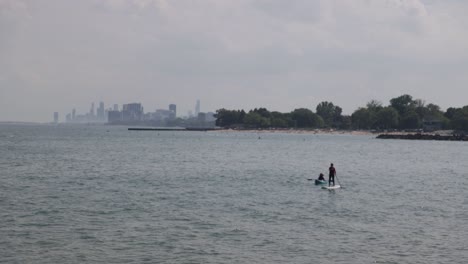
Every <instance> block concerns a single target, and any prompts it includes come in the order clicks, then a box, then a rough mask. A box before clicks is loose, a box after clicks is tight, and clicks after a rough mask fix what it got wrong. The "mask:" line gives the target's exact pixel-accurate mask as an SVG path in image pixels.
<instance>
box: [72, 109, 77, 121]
mask: <svg viewBox="0 0 468 264" xmlns="http://www.w3.org/2000/svg"><path fill="white" fill-rule="evenodd" d="M75 114H76V110H75V108H73V110H72V116H71V118H72V119H71V120H72V121H73V120H75Z"/></svg>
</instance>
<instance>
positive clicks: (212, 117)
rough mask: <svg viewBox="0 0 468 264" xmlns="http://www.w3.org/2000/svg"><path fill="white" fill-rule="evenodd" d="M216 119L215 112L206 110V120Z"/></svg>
mask: <svg viewBox="0 0 468 264" xmlns="http://www.w3.org/2000/svg"><path fill="white" fill-rule="evenodd" d="M213 121H216V117H215V113H213V112H208V113H206V122H213Z"/></svg>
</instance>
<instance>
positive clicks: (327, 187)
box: [322, 184, 341, 190]
mask: <svg viewBox="0 0 468 264" xmlns="http://www.w3.org/2000/svg"><path fill="white" fill-rule="evenodd" d="M339 188H341V186H340V185H338V184H337V185H335V186H322V189H326V190H335V189H339Z"/></svg>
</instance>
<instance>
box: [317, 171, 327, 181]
mask: <svg viewBox="0 0 468 264" xmlns="http://www.w3.org/2000/svg"><path fill="white" fill-rule="evenodd" d="M318 180H319V181H324V180H325V178H324V177H323V173H320V175H319V177H318Z"/></svg>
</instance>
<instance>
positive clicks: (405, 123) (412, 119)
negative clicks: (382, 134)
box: [400, 110, 421, 129]
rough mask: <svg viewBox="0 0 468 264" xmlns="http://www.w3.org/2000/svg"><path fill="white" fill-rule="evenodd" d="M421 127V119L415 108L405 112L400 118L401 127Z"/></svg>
mask: <svg viewBox="0 0 468 264" xmlns="http://www.w3.org/2000/svg"><path fill="white" fill-rule="evenodd" d="M420 127H421V119H420V118H419V115H418V113H416V111H414V110H410V111H408V112H406V113H405V114H403V116H402V117H401V119H400V128H409V129H416V128H420Z"/></svg>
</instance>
